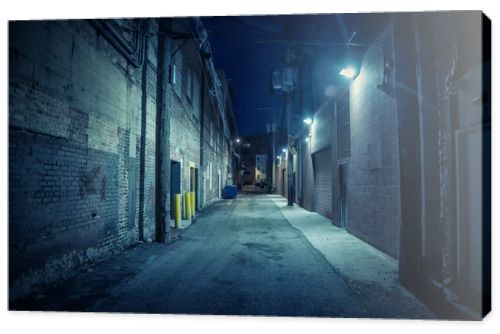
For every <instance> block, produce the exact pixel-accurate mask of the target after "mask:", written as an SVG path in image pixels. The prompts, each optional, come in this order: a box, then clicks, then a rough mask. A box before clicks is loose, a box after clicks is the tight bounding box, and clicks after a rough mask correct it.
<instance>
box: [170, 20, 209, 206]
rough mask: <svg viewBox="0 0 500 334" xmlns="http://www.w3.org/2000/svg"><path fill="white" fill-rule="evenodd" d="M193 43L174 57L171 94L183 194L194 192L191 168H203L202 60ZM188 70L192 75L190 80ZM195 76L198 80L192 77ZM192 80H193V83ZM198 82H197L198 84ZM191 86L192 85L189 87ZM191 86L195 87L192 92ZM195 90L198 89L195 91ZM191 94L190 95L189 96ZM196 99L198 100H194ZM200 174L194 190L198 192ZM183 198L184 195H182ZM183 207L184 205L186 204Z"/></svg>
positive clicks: (173, 146)
mask: <svg viewBox="0 0 500 334" xmlns="http://www.w3.org/2000/svg"><path fill="white" fill-rule="evenodd" d="M176 24H178V27H177V28H176V29H184V28H185V27H184V26H183V25H182V24H183V22H182V21H176ZM183 42H184V41H183V40H180V41H177V42H175V43H173V47H172V49H173V50H176V49H177V48H179V47H180V46H181V45H182V44H183ZM197 52H198V51H197V50H196V46H195V43H194V42H192V41H191V42H187V43H186V44H184V46H182V48H180V49H179V50H178V51H177V53H176V55H175V56H174V62H175V65H176V72H177V77H176V84H175V85H174V93H173V94H172V95H171V96H169V98H168V102H169V110H170V112H171V113H170V115H171V116H170V117H171V118H170V158H171V159H172V160H175V161H178V162H180V164H181V194H184V193H185V192H188V191H191V175H190V168H191V167H194V168H197V169H198V170H199V169H200V126H201V123H200V117H201V111H200V109H201V108H200V100H201V95H200V90H201V84H200V83H201V73H202V68H201V66H202V65H201V62H200V60H199V57H198V55H197ZM189 72H190V73H191V75H192V76H191V78H190V79H188V75H190V74H189ZM194 77H196V80H193V78H194ZM190 80H193V81H192V82H191V83H190ZM195 82H196V83H197V84H195ZM190 85H191V88H189V87H188V86H190ZM188 89H192V91H193V94H192V95H190V94H189V91H188ZM195 91H198V93H197V94H195ZM188 95H190V96H189V97H188ZM195 99H197V101H195ZM200 182H201V173H199V177H198V184H197V185H195V188H196V189H195V191H196V192H197V193H199V191H200V190H199V189H200V188H199V187H200ZM183 199H184V197H183ZM183 207H184V206H183Z"/></svg>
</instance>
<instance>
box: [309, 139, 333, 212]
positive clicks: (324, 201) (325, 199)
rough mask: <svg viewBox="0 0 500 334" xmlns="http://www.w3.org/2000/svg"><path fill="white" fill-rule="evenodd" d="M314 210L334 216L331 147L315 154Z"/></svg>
mask: <svg viewBox="0 0 500 334" xmlns="http://www.w3.org/2000/svg"><path fill="white" fill-rule="evenodd" d="M313 168H314V210H315V211H316V212H318V213H319V214H321V215H323V216H325V217H328V218H330V219H331V218H332V206H333V205H332V204H333V202H332V188H333V187H332V184H333V183H332V158H331V150H330V147H328V148H326V149H323V150H321V151H319V152H318V153H315V154H314V155H313Z"/></svg>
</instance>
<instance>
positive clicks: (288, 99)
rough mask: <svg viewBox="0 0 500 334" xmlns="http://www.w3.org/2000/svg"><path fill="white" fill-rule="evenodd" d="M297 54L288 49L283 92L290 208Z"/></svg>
mask: <svg viewBox="0 0 500 334" xmlns="http://www.w3.org/2000/svg"><path fill="white" fill-rule="evenodd" d="M294 61H295V54H294V52H293V50H292V49H288V52H287V54H286V67H285V75H284V76H283V78H284V80H283V81H284V82H283V90H284V92H285V110H286V134H287V144H288V147H287V153H286V157H287V159H286V172H287V184H288V187H287V188H288V196H287V197H288V206H293V189H294V186H293V156H292V150H291V148H292V146H293V136H292V116H293V109H292V108H293V90H294V88H295V68H294Z"/></svg>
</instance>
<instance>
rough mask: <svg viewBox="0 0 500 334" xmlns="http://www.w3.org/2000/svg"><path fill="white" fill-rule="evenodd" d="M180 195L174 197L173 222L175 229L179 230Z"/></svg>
mask: <svg viewBox="0 0 500 334" xmlns="http://www.w3.org/2000/svg"><path fill="white" fill-rule="evenodd" d="M181 200H182V198H181V194H175V195H174V221H175V228H179V227H180V226H181V219H182V210H181Z"/></svg>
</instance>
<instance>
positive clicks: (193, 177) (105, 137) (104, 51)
mask: <svg viewBox="0 0 500 334" xmlns="http://www.w3.org/2000/svg"><path fill="white" fill-rule="evenodd" d="M162 20H163V21H162ZM200 29H203V27H202V25H201V22H200V21H197V20H196V19H161V20H158V19H131V20H128V19H123V20H66V21H29V22H28V21H26V22H23V21H19V22H11V23H10V24H9V41H10V42H9V291H10V295H9V299H10V300H13V299H16V298H20V297H23V296H26V295H28V294H30V293H32V292H34V291H36V288H37V287H40V286H45V285H48V284H52V283H54V282H57V281H58V280H61V279H64V278H67V277H69V276H71V275H72V274H73V273H75V272H76V270H78V269H81V268H82V267H85V266H88V265H92V264H94V263H96V262H99V261H101V260H103V259H105V258H107V257H109V256H110V255H112V254H116V253H119V252H120V251H122V250H123V249H125V248H126V247H128V246H130V245H132V244H134V243H136V242H138V241H154V240H158V241H163V240H166V241H169V230H170V212H171V211H172V209H171V203H170V199H171V198H172V195H173V194H176V193H180V194H185V193H186V192H187V191H194V192H195V194H196V206H197V209H202V208H203V207H205V206H206V205H209V204H210V203H212V202H213V201H214V200H215V199H216V198H219V197H220V191H219V190H217V192H214V193H211V192H210V190H211V189H214V188H216V185H215V184H214V181H213V180H214V179H215V178H216V175H220V183H221V184H224V183H225V182H226V180H227V178H228V177H229V176H231V171H230V168H231V166H232V159H233V152H234V150H233V148H232V142H233V140H232V136H233V135H235V133H236V127H235V125H234V124H235V123H234V115H233V114H232V109H231V100H230V98H229V92H228V85H227V83H221V82H220V80H219V78H218V76H217V73H216V72H215V70H214V68H213V62H212V60H211V58H210V57H204V58H203V57H201V54H202V53H203V54H204V52H205V53H206V49H207V48H209V45H208V42H206V41H205V42H204V43H199V39H198V37H199V36H198V34H199V31H200ZM200 45H201V46H200ZM172 54H173V56H171V57H170V55H172ZM216 86H217V87H216ZM214 100H216V101H214ZM218 101H223V102H224V103H219V102H218ZM209 124H211V125H209ZM221 127H225V128H226V130H225V131H221ZM205 143H210V144H212V145H213V147H214V148H216V149H214V155H212V156H211V157H205V156H203V155H202V153H201V152H202V150H203V147H204V145H205ZM165 157H169V158H165ZM208 166H209V167H208ZM228 166H229V167H228ZM159 207H160V208H162V207H163V210H164V213H163V214H164V215H165V212H166V217H164V218H162V217H163V216H161V214H162V213H161V212H159V211H158V208H159Z"/></svg>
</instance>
